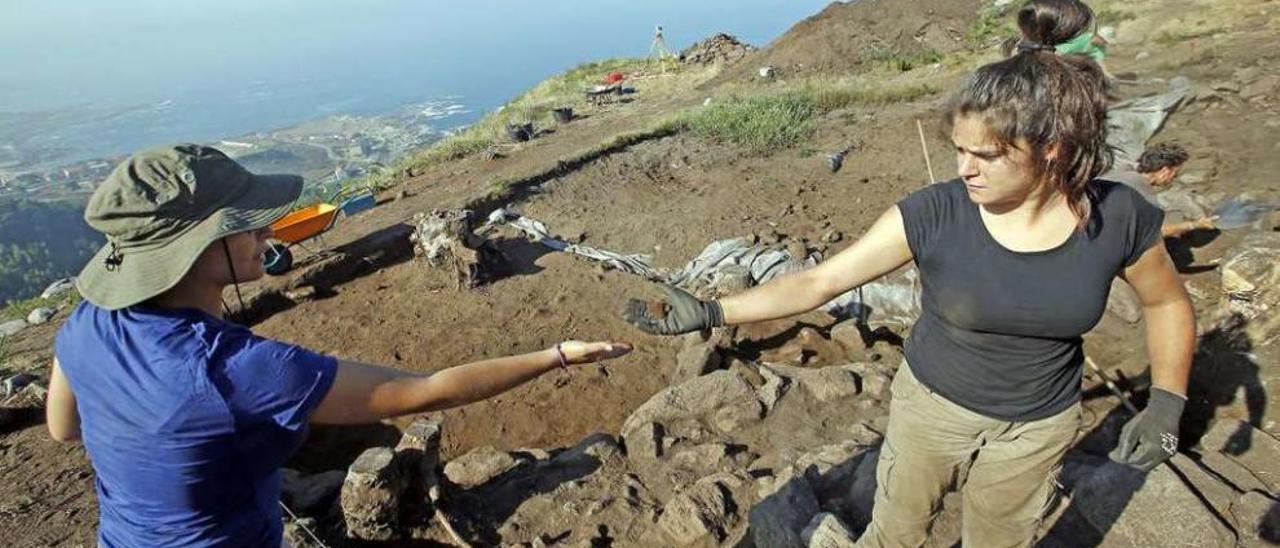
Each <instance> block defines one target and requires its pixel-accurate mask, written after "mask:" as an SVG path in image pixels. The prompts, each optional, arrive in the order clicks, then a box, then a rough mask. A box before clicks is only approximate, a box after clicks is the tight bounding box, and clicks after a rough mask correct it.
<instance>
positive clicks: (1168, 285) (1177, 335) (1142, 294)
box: [1122, 241, 1196, 397]
mask: <svg viewBox="0 0 1280 548" xmlns="http://www.w3.org/2000/svg"><path fill="white" fill-rule="evenodd" d="M1122 277H1123V278H1124V280H1125V281H1126V282H1128V283H1129V285H1130V286H1132V287H1133V289H1134V291H1135V292H1136V293H1137V294H1138V298H1139V300H1141V301H1142V310H1143V316H1144V317H1145V318H1146V323H1147V353H1148V355H1149V357H1150V359H1151V381H1152V383H1153V384H1154V385H1155V386H1157V387H1160V388H1163V389H1165V390H1167V391H1169V392H1173V393H1174V394H1178V395H1180V396H1184V397H1185V396H1186V395H1187V379H1188V377H1190V375H1191V358H1192V355H1193V354H1194V352H1195V342H1196V324H1195V322H1196V318H1195V311H1194V310H1193V309H1192V307H1191V299H1190V297H1188V296H1187V291H1186V288H1184V287H1183V286H1182V280H1180V279H1179V278H1178V271H1177V270H1176V269H1175V268H1174V266H1173V261H1172V260H1171V259H1170V258H1169V252H1168V251H1167V250H1166V249H1165V246H1164V244H1163V243H1162V242H1159V241H1157V242H1156V243H1155V245H1152V246H1151V248H1150V249H1148V250H1147V251H1146V252H1144V253H1143V254H1142V257H1141V258H1139V259H1138V262H1136V263H1134V264H1133V266H1130V267H1128V268H1126V269H1125V270H1124V272H1123V275H1122Z"/></svg>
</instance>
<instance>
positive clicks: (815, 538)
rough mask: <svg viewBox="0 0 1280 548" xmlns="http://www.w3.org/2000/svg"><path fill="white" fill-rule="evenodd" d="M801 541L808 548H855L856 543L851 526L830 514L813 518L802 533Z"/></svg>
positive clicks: (822, 514) (824, 513) (826, 513)
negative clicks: (850, 529)
mask: <svg viewBox="0 0 1280 548" xmlns="http://www.w3.org/2000/svg"><path fill="white" fill-rule="evenodd" d="M800 540H801V541H802V542H803V543H804V546H807V547H808V548H853V546H854V543H855V542H856V539H855V538H854V536H853V533H852V532H850V531H849V526H847V525H845V524H844V522H843V521H840V518H838V517H836V515H835V514H832V513H829V512H822V513H819V514H818V515H816V516H813V519H812V520H809V525H807V526H805V528H804V531H801V532H800Z"/></svg>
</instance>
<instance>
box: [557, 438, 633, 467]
mask: <svg viewBox="0 0 1280 548" xmlns="http://www.w3.org/2000/svg"><path fill="white" fill-rule="evenodd" d="M621 457H622V446H621V445H619V444H618V439H617V438H615V437H613V436H612V435H610V434H607V433H605V432H596V433H594V434H591V435H589V436H587V437H585V438H582V441H579V442H578V443H577V445H574V446H573V447H570V448H569V449H567V450H565V451H562V452H561V453H560V454H558V455H556V456H555V459H554V460H555V461H558V462H572V461H587V460H591V461H595V462H599V463H605V462H610V461H612V460H614V459H618V458H621Z"/></svg>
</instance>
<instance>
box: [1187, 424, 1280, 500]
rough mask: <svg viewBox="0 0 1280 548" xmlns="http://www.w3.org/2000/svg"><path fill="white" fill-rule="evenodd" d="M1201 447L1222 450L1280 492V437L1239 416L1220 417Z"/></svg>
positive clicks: (1275, 490) (1272, 488) (1268, 486)
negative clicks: (1277, 438) (1274, 436)
mask: <svg viewBox="0 0 1280 548" xmlns="http://www.w3.org/2000/svg"><path fill="white" fill-rule="evenodd" d="M1200 447H1201V448H1202V449H1203V450H1204V451H1205V452H1206V453H1211V452H1214V453H1220V454H1222V455H1225V456H1226V457H1227V458H1229V459H1231V460H1232V461H1235V462H1236V463H1238V464H1240V465H1241V466H1243V467H1244V468H1246V469H1248V470H1249V472H1250V473H1252V474H1253V476H1254V477H1256V478H1258V480H1260V481H1262V482H1263V483H1264V484H1265V485H1266V486H1267V488H1268V489H1269V490H1271V491H1272V492H1280V440H1276V439H1275V438H1273V437H1271V435H1270V434H1267V433H1266V432H1263V431H1261V430H1258V429H1257V428H1254V427H1253V426H1251V425H1250V424H1249V423H1247V422H1244V421H1241V420H1237V419H1218V420H1217V421H1215V422H1214V424H1213V426H1212V427H1210V428H1209V431H1208V432H1206V433H1205V435H1204V437H1202V438H1200Z"/></svg>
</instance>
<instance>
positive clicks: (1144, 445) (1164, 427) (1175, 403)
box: [1109, 387, 1187, 472]
mask: <svg viewBox="0 0 1280 548" xmlns="http://www.w3.org/2000/svg"><path fill="white" fill-rule="evenodd" d="M1186 404H1187V400H1186V399H1185V398H1183V397H1182V396H1179V395H1177V394H1174V393H1173V392H1169V391H1168V390H1163V389H1160V388H1156V387H1152V388H1151V398H1150V400H1149V401H1148V402H1147V408H1146V409H1143V410H1142V412H1141V413H1138V415H1137V416H1135V417H1133V418H1132V419H1130V420H1129V422H1127V423H1125V425H1124V428H1122V429H1121V430H1120V444H1119V445H1117V446H1116V448H1115V449H1114V450H1112V451H1111V454H1110V455H1109V456H1110V457H1111V460H1113V461H1116V462H1118V463H1120V464H1127V465H1129V466H1132V467H1134V468H1137V469H1139V470H1142V471H1143V472H1146V471H1149V470H1151V469H1152V468H1155V467H1156V466H1159V465H1160V463H1162V462H1164V461H1166V460H1169V459H1170V458H1171V457H1173V455H1174V454H1175V453H1177V452H1178V421H1179V419H1181V418H1182V408H1183V407H1184V406H1186Z"/></svg>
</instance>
